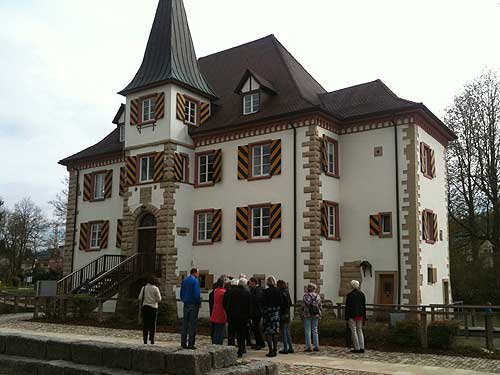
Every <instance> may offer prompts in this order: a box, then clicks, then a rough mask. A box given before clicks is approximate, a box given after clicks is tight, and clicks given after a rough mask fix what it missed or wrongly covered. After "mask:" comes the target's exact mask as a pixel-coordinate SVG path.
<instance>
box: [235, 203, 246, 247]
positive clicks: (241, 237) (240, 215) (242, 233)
mask: <svg viewBox="0 0 500 375" xmlns="http://www.w3.org/2000/svg"><path fill="white" fill-rule="evenodd" d="M248 224H249V223H248V207H238V208H237V209H236V239H237V240H238V241H246V240H248V231H249V226H248Z"/></svg>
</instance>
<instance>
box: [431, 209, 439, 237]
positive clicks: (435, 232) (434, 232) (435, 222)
mask: <svg viewBox="0 0 500 375" xmlns="http://www.w3.org/2000/svg"><path fill="white" fill-rule="evenodd" d="M432 224H433V226H432V239H433V240H434V241H437V240H439V233H438V232H439V231H438V217H437V214H432Z"/></svg>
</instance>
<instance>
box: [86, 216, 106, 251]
mask: <svg viewBox="0 0 500 375" xmlns="http://www.w3.org/2000/svg"><path fill="white" fill-rule="evenodd" d="M94 225H99V226H100V228H99V232H98V234H99V236H98V237H97V246H95V247H92V232H93V231H92V228H93V226H94ZM103 225H104V221H102V220H94V221H89V222H88V228H89V239H88V243H87V246H86V247H87V249H86V251H87V252H91V251H100V250H101V239H102V226H103Z"/></svg>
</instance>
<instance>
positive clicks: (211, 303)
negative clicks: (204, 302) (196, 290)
mask: <svg viewBox="0 0 500 375" xmlns="http://www.w3.org/2000/svg"><path fill="white" fill-rule="evenodd" d="M214 293H215V289H212V291H211V292H210V294H209V295H208V308H209V309H210V316H212V311H214Z"/></svg>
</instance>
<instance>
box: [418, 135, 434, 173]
mask: <svg viewBox="0 0 500 375" xmlns="http://www.w3.org/2000/svg"><path fill="white" fill-rule="evenodd" d="M420 164H421V166H420V168H421V170H422V173H423V174H424V176H425V177H428V178H433V177H436V161H435V157H434V150H433V149H431V148H430V146H428V145H426V144H425V143H423V142H421V143H420Z"/></svg>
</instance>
